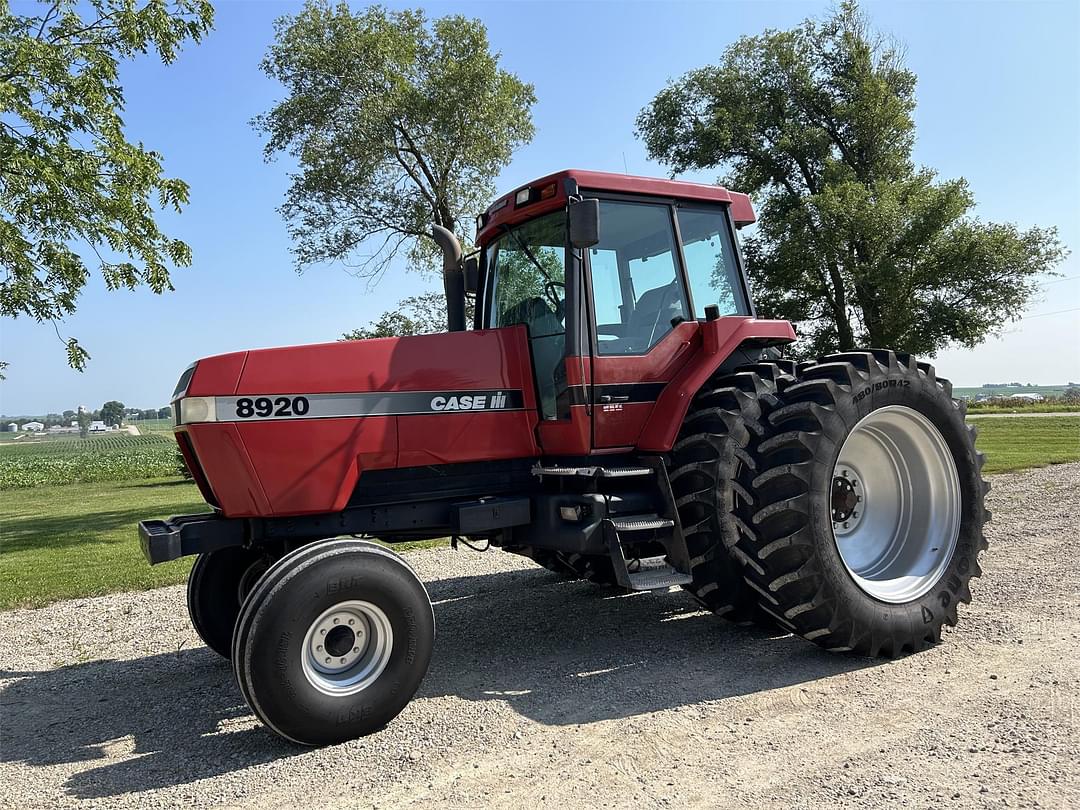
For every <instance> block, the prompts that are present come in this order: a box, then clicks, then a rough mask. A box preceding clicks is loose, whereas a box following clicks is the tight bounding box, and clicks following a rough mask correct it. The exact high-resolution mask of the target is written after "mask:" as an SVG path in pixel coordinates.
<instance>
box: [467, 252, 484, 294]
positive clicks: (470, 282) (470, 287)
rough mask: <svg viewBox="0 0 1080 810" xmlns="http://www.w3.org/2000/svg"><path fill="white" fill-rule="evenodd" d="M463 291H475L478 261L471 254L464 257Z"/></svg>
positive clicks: (477, 279) (478, 270)
mask: <svg viewBox="0 0 1080 810" xmlns="http://www.w3.org/2000/svg"><path fill="white" fill-rule="evenodd" d="M464 272H465V292H467V293H475V292H476V287H477V285H478V283H479V279H480V262H479V260H478V259H477V258H476V256H475V255H473V256H466V257H465V268H464Z"/></svg>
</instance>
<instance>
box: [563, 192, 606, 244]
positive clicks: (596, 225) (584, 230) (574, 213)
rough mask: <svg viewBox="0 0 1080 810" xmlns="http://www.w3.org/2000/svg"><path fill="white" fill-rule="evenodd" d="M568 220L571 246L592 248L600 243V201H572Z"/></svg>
mask: <svg viewBox="0 0 1080 810" xmlns="http://www.w3.org/2000/svg"><path fill="white" fill-rule="evenodd" d="M566 210H567V220H568V221H569V228H570V244H571V245H573V246H574V247H576V248H591V247H592V246H593V245H595V244H596V243H597V242H599V241H600V201H599V200H597V199H587V200H574V199H571V200H570V206H569V207H568V208H567V209H566Z"/></svg>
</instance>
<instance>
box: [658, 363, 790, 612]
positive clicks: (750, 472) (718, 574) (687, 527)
mask: <svg viewBox="0 0 1080 810" xmlns="http://www.w3.org/2000/svg"><path fill="white" fill-rule="evenodd" d="M793 370H794V365H793V364H790V363H783V364H773V363H769V364H759V365H755V366H746V367H743V368H740V369H738V370H736V372H734V373H731V374H726V375H723V376H721V377H719V378H717V379H715V380H712V381H710V382H709V383H708V384H707V385H706V386H705V387H704V388H703V389H702V390H701V391H700V392H699V393H698V394H697V396H695V397H694V401H693V402H692V403H691V405H690V409H689V411H688V412H687V415H686V418H685V419H684V420H683V425H682V428H681V430H680V431H679V435H678V437H677V438H676V441H675V445H674V447H672V450H671V453H670V456H669V463H668V478H669V479H670V481H671V490H672V494H673V495H674V497H675V507H676V509H677V510H678V513H679V521H680V523H681V524H682V531H683V536H684V538H685V539H686V546H687V551H688V552H689V555H690V573H691V576H693V581H692V582H691V583H690V584H689V585H685V586H684V587H685V588H686V589H687V590H688V591H689V592H690V593H691V594H692V595H693V596H694V598H695V599H697V601H698V602H699V603H700V604H701V605H702V606H703V607H705V608H707V609H708V610H711V611H712V612H713V613H715V614H717V615H718V616H722V617H724V618H725V619H727V620H729V621H732V622H735V623H737V624H749V623H757V624H761V625H762V626H765V627H769V628H774V627H775V624H776V622H775V621H774V620H773V618H772V617H770V616H769V615H768V614H766V613H765V612H763V611H762V610H761V609H760V607H759V606H758V594H757V592H756V591H755V590H754V589H753V588H752V587H751V586H750V585H748V584H747V583H746V581H745V580H744V579H743V574H742V570H743V560H742V559H741V555H742V554H743V552H742V551H741V550H740V549H739V548H738V547H737V545H736V538H737V536H738V533H739V532H740V531H742V532H750V531H751V529H750V528H749V527H748V526H746V525H744V524H740V517H739V514H740V508H739V507H741V506H743V505H745V504H746V503H749V502H751V501H752V494H751V492H750V482H751V481H752V480H753V477H754V474H755V471H756V464H755V461H754V451H755V448H756V447H757V444H758V442H759V441H760V440H761V438H762V435H763V434H764V432H765V427H764V425H763V424H762V418H763V417H762V413H763V409H764V408H765V407H766V406H767V404H768V402H770V401H771V398H772V397H773V396H774V395H775V392H776V389H777V385H778V383H780V382H782V381H786V380H789V379H791V377H790V372H791V371H793Z"/></svg>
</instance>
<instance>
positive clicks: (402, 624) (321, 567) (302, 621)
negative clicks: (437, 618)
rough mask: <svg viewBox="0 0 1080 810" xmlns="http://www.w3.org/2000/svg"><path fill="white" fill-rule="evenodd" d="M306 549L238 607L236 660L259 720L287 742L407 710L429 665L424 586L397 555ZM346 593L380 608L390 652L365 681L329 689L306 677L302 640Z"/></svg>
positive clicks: (346, 735) (430, 629)
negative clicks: (344, 689) (360, 686)
mask: <svg viewBox="0 0 1080 810" xmlns="http://www.w3.org/2000/svg"><path fill="white" fill-rule="evenodd" d="M308 551H309V553H307V554H305V555H302V556H301V557H299V558H298V559H297V560H294V561H293V564H292V565H287V566H285V567H279V568H277V569H276V570H277V571H278V573H279V576H278V577H277V578H276V581H275V582H274V583H273V584H272V585H271V587H270V588H269V589H268V590H264V591H262V592H261V593H260V594H259V595H258V602H257V604H253V605H251V606H250V610H248V611H246V612H245V621H244V622H243V625H244V626H243V628H240V627H238V628H237V630H238V633H240V632H241V630H242V637H240V638H239V639H238V642H237V649H238V654H239V656H240V660H238V661H237V662H236V664H237V665H238V667H239V669H240V670H242V671H240V672H238V677H240V678H241V679H242V681H243V684H242V686H243V687H244V692H245V696H246V697H247V698H248V702H249V703H250V704H251V707H252V709H253V710H254V711H255V712H256V714H257V715H258V716H259V717H260V719H262V720H263V721H264V722H265V723H266V724H267V725H268V726H270V727H271V728H272V729H273V730H274V731H276V732H277V733H278V734H280V735H282V736H284V737H287V738H289V739H291V740H294V741H295V742H299V743H303V744H308V745H324V744H330V743H335V742H341V741H343V740H347V739H352V738H355V737H359V736H362V735H364V734H368V733H370V732H372V731H375V730H377V729H379V728H382V727H383V726H385V725H386V723H388V722H389V721H390V720H392V719H393V718H394V717H395V716H396V715H397V714H398V713H399V712H400V711H401V709H402V708H404V707H405V705H406V704H407V703H408V702H409V700H410V699H411V698H412V696H413V695H414V694H415V692H416V690H417V689H418V688H419V686H420V682H421V681H422V680H423V677H424V674H425V673H426V671H427V667H428V664H429V662H430V659H431V653H432V649H433V646H434V630H435V628H434V617H433V614H432V610H431V603H430V601H429V599H428V596H427V593H426V591H425V590H424V586H423V584H422V583H421V582H420V581H419V580H418V579H417V578H416V575H415V574H414V573H413V572H412V570H411V569H409V568H408V566H407V565H405V564H404V563H403V562H400V561H399V560H397V559H396V555H393V554H391V553H389V552H386V553H380V552H381V551H382V550H381V549H380V550H378V551H372V550H371V549H369V548H364V547H355V546H349V545H343V546H338V547H336V548H335V547H327V548H326V549H325V550H324V551H323V552H322V553H320V552H319V550H318V549H311V550H308ZM252 596H253V597H254V596H255V594H254V593H253V594H252ZM353 599H356V600H362V601H366V602H371V603H373V604H375V605H376V606H378V607H379V608H380V609H382V610H383V612H384V613H385V614H386V616H387V618H388V620H389V622H390V625H391V627H392V629H393V634H394V640H393V649H392V651H391V654H390V659H389V661H388V662H387V664H386V668H385V669H384V670H383V672H382V673H381V674H380V675H379V677H378V678H377V680H376V681H375V682H374V683H372V684H371V685H370V686H368V687H367V688H365V689H364V690H362V691H361V692H358V693H356V694H354V695H344V696H332V695H327V694H325V693H323V692H321V691H319V690H318V689H317V688H315V687H314V686H313V685H312V684H311V683H310V682H309V680H308V678H307V676H306V675H305V674H304V671H303V665H302V659H303V654H304V647H303V645H304V638H305V635H306V633H307V630H308V628H309V627H310V626H311V624H312V622H314V621H315V619H316V618H317V617H318V616H319V615H320V614H321V613H322V612H323V611H325V610H327V609H328V608H330V607H332V606H333V605H335V604H338V603H340V602H344V601H348V600H353Z"/></svg>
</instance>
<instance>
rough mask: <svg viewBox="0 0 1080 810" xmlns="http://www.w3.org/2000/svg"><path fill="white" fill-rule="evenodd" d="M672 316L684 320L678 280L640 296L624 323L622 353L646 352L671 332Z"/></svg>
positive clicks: (621, 342) (684, 315)
mask: <svg viewBox="0 0 1080 810" xmlns="http://www.w3.org/2000/svg"><path fill="white" fill-rule="evenodd" d="M676 317H683V318H685V317H686V313H685V311H684V310H683V300H682V291H681V290H680V289H679V282H678V279H675V280H673V281H672V282H671V283H670V284H665V285H664V286H662V287H654V288H653V289H651V290H648V291H647V292H645V293H643V294H642V296H641V298H639V299H638V301H637V305H636V306H635V307H634V311H633V312H632V313H630V319H629V320H628V321H627V322H626V328H625V330H624V331H623V336H622V338H620V339H619V341H618V342H619V344H620V346H619V348H620V349H622V350H623V353H637V352H645V351H648V349H649V347H650V346H652V345H653V344H654V343H656V341H657V339H659V338H660V337H661V336H662V335H664V334H666V333H667V332H669V331H670V330H671V321H672V319H673V318H676Z"/></svg>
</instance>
